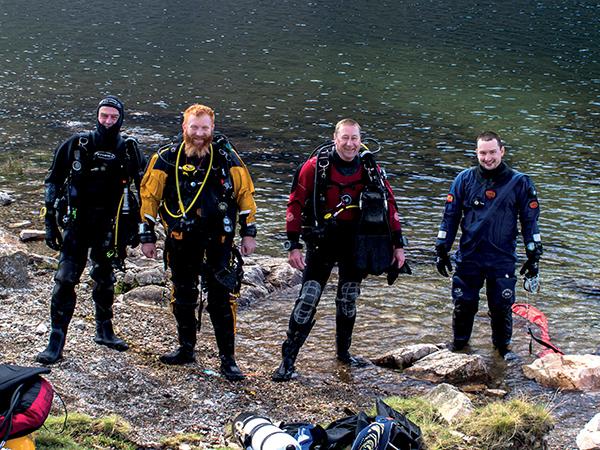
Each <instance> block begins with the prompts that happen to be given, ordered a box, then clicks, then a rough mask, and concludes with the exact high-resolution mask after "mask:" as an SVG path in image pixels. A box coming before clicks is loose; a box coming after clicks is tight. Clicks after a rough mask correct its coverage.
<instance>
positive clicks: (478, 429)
mask: <svg viewBox="0 0 600 450" xmlns="http://www.w3.org/2000/svg"><path fill="white" fill-rule="evenodd" d="M553 426H554V420H553V419H552V416H551V415H550V411H548V409H547V408H546V407H545V406H543V405H537V404H532V403H529V402H527V401H525V400H523V399H512V400H509V401H507V402H493V403H490V404H488V405H486V406H484V407H482V408H478V409H477V410H476V411H475V413H474V414H473V415H472V416H471V417H470V418H469V419H468V420H467V421H465V423H464V424H463V427H462V428H463V430H464V432H465V433H466V434H469V435H471V436H476V437H477V440H478V442H479V446H480V448H489V449H493V448H507V447H511V448H523V449H526V448H527V449H530V448H538V447H539V444H540V442H541V441H542V438H543V437H544V435H545V434H546V433H547V432H548V431H550V430H551V429H552V427H553Z"/></svg>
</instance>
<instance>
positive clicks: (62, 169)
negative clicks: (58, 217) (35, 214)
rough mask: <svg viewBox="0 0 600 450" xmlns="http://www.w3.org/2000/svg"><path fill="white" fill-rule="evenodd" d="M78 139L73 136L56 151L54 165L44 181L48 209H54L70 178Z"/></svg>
mask: <svg viewBox="0 0 600 450" xmlns="http://www.w3.org/2000/svg"><path fill="white" fill-rule="evenodd" d="M78 139H79V136H78V135H75V136H72V137H71V138H69V139H67V140H66V141H65V142H63V143H62V144H60V145H59V146H58V147H56V149H55V150H54V157H53V159H52V165H51V166H50V169H49V170H48V174H47V175H46V179H45V180H44V184H45V198H44V204H45V206H46V208H47V209H50V210H51V209H54V203H55V201H56V199H57V198H58V197H59V196H60V194H61V190H62V187H63V186H64V184H65V181H66V180H67V177H68V176H69V172H70V171H71V164H72V162H71V155H73V146H75V145H77V143H78Z"/></svg>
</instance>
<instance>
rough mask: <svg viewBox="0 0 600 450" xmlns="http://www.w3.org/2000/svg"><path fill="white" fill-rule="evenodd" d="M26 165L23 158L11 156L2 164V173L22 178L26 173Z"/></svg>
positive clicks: (0, 165)
mask: <svg viewBox="0 0 600 450" xmlns="http://www.w3.org/2000/svg"><path fill="white" fill-rule="evenodd" d="M25 164H26V163H25V162H24V161H23V159H22V158H19V157H15V156H9V157H8V158H6V159H5V160H4V162H3V163H2V164H0V171H1V172H2V173H5V174H10V175H13V176H14V175H16V176H22V175H23V174H24V173H25Z"/></svg>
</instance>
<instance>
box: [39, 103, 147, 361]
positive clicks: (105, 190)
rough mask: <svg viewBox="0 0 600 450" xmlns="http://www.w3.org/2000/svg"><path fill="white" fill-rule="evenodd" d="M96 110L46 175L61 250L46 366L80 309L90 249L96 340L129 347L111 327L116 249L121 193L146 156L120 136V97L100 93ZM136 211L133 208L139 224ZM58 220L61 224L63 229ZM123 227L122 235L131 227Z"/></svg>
mask: <svg viewBox="0 0 600 450" xmlns="http://www.w3.org/2000/svg"><path fill="white" fill-rule="evenodd" d="M96 113H97V114H96V118H97V122H96V129H95V130H94V131H92V132H89V133H77V134H75V135H73V136H71V137H70V138H69V139H68V140H66V141H65V142H64V143H62V144H61V145H60V146H59V147H58V148H57V149H56V150H55V153H54V160H53V162H52V166H51V167H50V170H49V173H48V175H47V177H46V180H45V186H46V192H45V208H46V214H45V225H46V244H47V245H48V246H49V247H50V248H52V249H54V250H60V258H59V263H58V270H57V271H56V275H55V276H54V281H55V285H54V289H53V291H52V299H51V303H50V318H51V325H52V328H51V332H50V338H49V342H48V346H47V347H46V349H45V350H44V351H43V352H41V353H39V354H38V355H37V357H36V360H37V361H38V362H40V363H42V364H52V363H54V362H56V361H57V360H59V359H60V358H61V357H62V351H63V347H64V345H65V337H66V333H67V329H68V326H69V322H70V321H71V318H72V317H73V312H74V310H75V303H76V294H75V286H76V285H77V284H78V283H79V280H80V278H81V274H82V272H83V270H84V268H85V266H86V263H87V258H88V251H90V252H89V257H90V260H91V263H92V268H91V270H90V277H91V278H92V279H93V280H94V287H93V290H92V299H93V300H94V303H95V309H96V336H95V339H94V340H95V342H96V343H98V344H101V345H106V346H107V347H110V348H113V349H115V350H118V351H125V350H127V349H128V345H127V343H126V342H125V341H123V340H122V339H120V338H118V337H117V336H115V334H114V331H113V324H112V318H113V308H112V306H113V301H114V283H115V276H114V273H113V262H114V260H113V259H112V258H111V256H112V253H111V251H112V250H113V249H114V246H113V241H114V233H115V220H116V216H117V211H118V210H119V208H120V203H121V206H122V201H123V199H122V196H124V192H125V193H126V194H127V193H128V190H129V185H130V182H131V181H133V182H134V183H135V185H136V186H137V187H139V183H140V180H141V176H142V174H143V171H144V168H145V158H144V156H143V155H142V154H141V153H140V152H139V150H138V148H137V143H136V142H135V140H133V139H132V138H125V137H123V136H122V135H121V134H120V129H121V125H122V123H123V115H124V108H123V104H122V103H121V101H120V100H119V99H118V98H116V97H113V96H108V97H106V98H104V99H102V100H101V101H100V103H99V104H98V108H97V110H96ZM117 115H118V117H117ZM131 199H132V198H131V197H130V198H128V199H127V200H126V203H129V201H130V200H131ZM121 209H122V208H121ZM138 216H139V214H132V217H135V219H134V220H136V221H138V222H139V217H138ZM59 221H60V222H61V225H62V226H64V232H63V234H62V235H61V232H60V230H59V228H58V222H59ZM124 226H125V223H123V224H122V227H121V230H119V231H120V232H121V233H125V232H126V230H125V229H124ZM131 228H135V225H133V226H131ZM134 231H135V230H134Z"/></svg>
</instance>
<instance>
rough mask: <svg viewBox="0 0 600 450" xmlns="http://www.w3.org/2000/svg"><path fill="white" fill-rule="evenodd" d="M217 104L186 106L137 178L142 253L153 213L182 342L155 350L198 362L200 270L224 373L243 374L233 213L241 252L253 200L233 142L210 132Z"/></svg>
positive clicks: (151, 247)
mask: <svg viewBox="0 0 600 450" xmlns="http://www.w3.org/2000/svg"><path fill="white" fill-rule="evenodd" d="M214 117H215V115H214V111H213V110H212V109H211V108H209V107H208V106H205V105H192V106H190V107H189V108H188V109H187V110H186V111H185V113H184V119H183V138H182V140H181V141H179V142H176V143H174V144H171V145H167V146H166V147H163V148H162V149H160V150H159V151H158V153H156V154H155V155H153V156H152V158H151V159H150V162H149V164H148V168H147V170H146V173H145V174H144V178H143V180H142V187H141V197H142V207H141V211H140V212H141V216H142V221H143V223H142V227H141V230H140V241H141V242H142V252H143V253H144V255H146V256H147V257H149V258H155V257H156V245H155V242H156V236H155V233H154V231H153V228H154V223H155V221H156V220H157V219H156V218H157V217H158V215H160V219H161V221H162V223H163V225H164V227H165V230H166V233H167V237H166V240H165V258H166V262H167V264H168V266H169V268H170V269H171V281H172V282H173V298H172V307H173V315H174V316H175V319H176V321H177V333H178V337H179V348H177V349H176V350H175V351H173V352H170V353H167V354H164V355H162V356H160V360H161V361H162V362H163V363H165V364H186V363H190V362H194V361H195V353H194V348H195V346H196V333H197V327H198V319H197V317H196V309H197V307H198V296H199V293H200V291H199V289H198V283H199V277H200V276H201V277H202V286H203V287H204V288H205V290H206V291H207V300H208V305H207V310H208V312H209V314H210V319H211V322H212V324H213V328H214V331H215V338H216V341H217V346H218V348H219V356H220V360H221V372H222V373H223V375H224V376H225V377H226V378H227V379H229V380H241V379H243V378H244V374H243V373H242V371H241V370H240V369H239V367H238V365H237V363H236V360H235V357H234V350H235V322H236V315H235V313H236V301H235V298H234V295H233V294H234V293H239V287H240V286H239V284H240V283H241V279H240V276H241V262H240V261H237V262H238V264H236V263H235V262H234V261H232V258H233V259H235V258H234V254H235V250H234V237H235V228H236V219H237V221H238V222H239V224H240V236H241V237H242V241H241V246H240V253H241V255H244V256H246V255H250V254H251V253H252V252H253V251H254V249H255V248H256V241H255V237H256V224H255V220H256V219H255V216H256V204H255V202H254V185H253V183H252V179H251V178H250V174H249V173H248V170H247V168H246V166H245V165H244V163H243V162H242V160H241V158H240V157H239V155H238V154H237V152H236V151H235V149H234V148H233V146H232V145H231V143H230V142H229V141H228V140H227V138H225V136H223V135H220V134H216V135H215V134H214Z"/></svg>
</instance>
